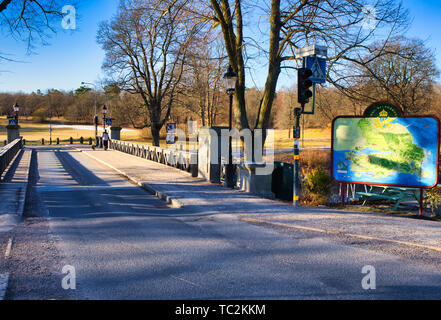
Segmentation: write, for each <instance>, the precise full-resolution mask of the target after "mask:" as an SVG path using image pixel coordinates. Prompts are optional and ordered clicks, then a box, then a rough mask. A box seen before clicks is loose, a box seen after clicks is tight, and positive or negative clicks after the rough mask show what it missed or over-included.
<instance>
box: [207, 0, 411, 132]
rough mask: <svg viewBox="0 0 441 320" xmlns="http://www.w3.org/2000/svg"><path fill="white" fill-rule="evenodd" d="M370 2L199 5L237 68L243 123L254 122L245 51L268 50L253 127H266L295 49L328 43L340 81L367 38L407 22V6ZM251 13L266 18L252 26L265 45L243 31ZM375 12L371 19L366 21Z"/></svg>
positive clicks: (237, 0)
mask: <svg viewBox="0 0 441 320" xmlns="http://www.w3.org/2000/svg"><path fill="white" fill-rule="evenodd" d="M203 3H204V2H202V3H201V6H202V5H203ZM369 3H370V2H369V1H367V0H355V1H354V0H332V1H330V0H285V1H283V0H270V1H245V0H234V1H233V0H210V7H209V8H208V10H207V11H201V16H202V17H205V18H206V19H211V20H213V21H214V23H215V25H218V26H220V27H221V29H222V33H223V37H224V42H225V47H226V51H227V53H228V57H229V63H230V65H231V66H232V67H233V69H234V71H235V72H236V73H237V74H238V83H237V86H236V94H235V115H236V116H235V117H236V122H237V123H238V124H239V126H240V127H241V128H249V127H250V124H249V119H248V117H247V112H246V104H245V68H246V62H247V53H249V52H251V51H259V52H261V53H263V54H264V56H265V60H266V65H267V77H266V83H265V87H264V90H263V94H262V98H261V100H260V106H259V110H258V117H257V119H256V123H255V125H254V128H268V124H269V120H270V115H271V109H272V105H273V102H274V98H275V92H276V88H277V82H278V79H279V75H280V73H281V72H282V70H283V69H288V70H289V69H292V68H295V67H296V65H297V63H298V60H296V57H295V50H296V49H298V48H301V47H303V46H305V45H310V44H314V43H318V44H325V45H327V46H328V47H329V49H330V50H329V57H328V60H329V65H330V71H329V72H328V80H329V81H330V82H331V83H334V84H336V85H340V86H341V85H342V84H341V81H343V80H344V79H345V78H344V76H345V75H348V72H347V71H348V70H350V69H349V68H350V67H349V65H350V63H351V61H353V60H361V59H362V57H363V56H364V54H363V52H366V51H368V50H369V47H368V44H370V43H371V42H372V41H373V40H375V37H376V36H378V34H379V32H377V31H380V32H382V34H383V35H384V34H386V37H389V36H390V35H395V34H398V33H399V32H401V31H402V30H403V28H404V27H405V26H406V23H407V16H406V11H405V10H403V8H402V6H401V4H400V3H398V2H397V1H395V0H377V1H376V2H375V4H374V5H372V6H370V7H368V5H369ZM366 8H370V9H371V10H366ZM372 11H375V15H374V16H373V14H372V13H373V12H372ZM250 12H253V14H252V15H251V14H250ZM248 16H251V17H250V20H251V19H254V20H256V18H255V17H256V16H260V17H265V18H266V19H262V21H264V22H262V23H261V24H259V25H258V26H257V28H256V25H255V23H254V24H253V26H252V27H253V29H254V30H256V29H261V30H262V36H263V38H264V40H266V44H267V47H266V48H264V47H263V46H262V45H261V43H262V41H261V39H254V37H252V34H253V33H252V32H249V33H245V32H247V30H248V29H247V28H246V18H247V17H248ZM371 18H372V21H373V24H370V23H367V22H370V21H367V20H369V19H371ZM371 27H372V28H371ZM247 36H248V37H247ZM258 40H259V41H258ZM247 50H248V51H247Z"/></svg>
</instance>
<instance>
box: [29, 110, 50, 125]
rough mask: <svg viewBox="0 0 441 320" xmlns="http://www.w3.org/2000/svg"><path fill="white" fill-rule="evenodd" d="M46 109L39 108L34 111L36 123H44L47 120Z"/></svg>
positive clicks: (33, 118)
mask: <svg viewBox="0 0 441 320" xmlns="http://www.w3.org/2000/svg"><path fill="white" fill-rule="evenodd" d="M46 115H47V112H46V109H45V108H38V109H37V110H35V111H34V112H32V121H33V122H36V123H42V122H44V121H45V120H46Z"/></svg>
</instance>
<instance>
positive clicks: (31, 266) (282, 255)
mask: <svg viewBox="0 0 441 320" xmlns="http://www.w3.org/2000/svg"><path fill="white" fill-rule="evenodd" d="M35 149H36V150H37V157H36V163H35V164H36V167H35V170H34V171H33V173H32V183H33V187H32V191H31V195H30V201H29V203H28V205H27V207H26V214H27V216H28V218H27V220H26V221H24V222H23V223H22V224H21V225H20V227H19V228H17V229H16V230H15V234H14V237H15V240H14V241H15V243H14V246H13V248H12V252H11V258H10V261H9V264H8V267H7V268H8V271H9V272H10V273H11V276H10V281H9V282H10V284H9V288H8V291H7V293H6V299H29V298H33V299H35V298H36V299H422V298H429V299H439V298H441V270H440V267H439V264H437V263H438V261H433V260H430V259H429V261H425V260H424V259H414V258H410V257H406V255H402V254H394V253H393V252H391V251H390V250H384V251H382V250H381V247H380V248H379V247H375V248H373V247H370V246H359V245H357V243H356V241H355V242H354V241H352V242H350V241H337V240H336V239H334V238H333V237H331V236H327V235H324V234H319V233H314V232H309V231H301V230H282V229H278V228H269V227H265V226H262V225H253V224H250V223H245V222H243V221H240V220H239V219H238V218H239V217H238V216H237V215H234V214H229V213H228V212H218V211H216V210H215V209H213V208H209V207H207V208H205V209H204V210H201V208H191V207H184V208H179V209H177V208H171V207H169V206H167V205H166V204H165V203H164V202H162V201H160V200H158V199H157V198H155V197H154V196H152V195H150V194H148V193H146V191H144V190H143V189H141V188H139V187H137V186H135V185H133V184H131V183H130V182H128V181H127V180H126V179H125V178H123V177H121V176H119V175H118V174H116V173H115V172H114V171H112V170H110V169H109V168H107V167H106V166H104V165H102V164H100V163H98V162H96V161H94V160H92V159H91V158H89V157H87V156H85V155H84V154H83V153H81V152H78V151H76V150H75V149H74V148H72V147H62V146H57V147H55V146H42V147H35ZM413 250H416V249H413ZM65 266H70V267H67V269H65V270H64V271H65V273H63V267H65ZM366 266H372V267H374V268H375V276H376V277H375V282H374V283H372V282H370V285H373V284H374V287H375V289H372V288H371V289H370V290H366V288H363V286H362V281H363V279H364V278H365V277H366V276H370V277H373V276H374V274H373V273H372V272H367V273H362V269H363V268H364V267H366ZM0 267H1V265H0ZM71 267H73V268H74V269H72V268H71ZM69 268H71V269H69ZM66 270H68V271H66ZM69 270H74V271H75V279H74V280H75V281H74V283H75V289H74V290H72V289H68V290H65V289H63V279H64V281H65V282H64V284H65V283H66V281H67V280H66V277H67V276H69V277H70V278H69V279H72V278H71V277H72V276H73V273H72V272H71V271H69ZM369 270H371V269H369ZM0 271H1V270H0ZM365 271H366V270H365ZM369 279H370V281H371V280H372V279H374V278H369ZM69 283H70V284H72V282H69ZM364 283H366V278H365V282H364Z"/></svg>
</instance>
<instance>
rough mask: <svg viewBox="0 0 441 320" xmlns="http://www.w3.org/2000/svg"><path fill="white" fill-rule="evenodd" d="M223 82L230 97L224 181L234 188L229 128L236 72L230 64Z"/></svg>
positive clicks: (231, 124)
mask: <svg viewBox="0 0 441 320" xmlns="http://www.w3.org/2000/svg"><path fill="white" fill-rule="evenodd" d="M223 78H224V82H225V89H226V92H227V94H228V95H229V97H230V115H229V123H228V129H229V130H230V137H229V143H228V164H227V167H226V172H225V175H226V179H225V180H226V181H227V187H228V188H234V181H233V175H234V173H233V168H234V166H233V147H232V142H233V139H232V137H231V130H232V129H233V95H234V92H235V90H236V82H237V73H235V72H234V71H233V68H232V67H231V66H228V70H227V72H226V73H225V74H224V77H223Z"/></svg>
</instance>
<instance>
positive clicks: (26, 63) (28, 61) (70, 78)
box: [0, 0, 441, 92]
mask: <svg viewBox="0 0 441 320" xmlns="http://www.w3.org/2000/svg"><path fill="white" fill-rule="evenodd" d="M118 2H119V0H93V1H82V5H81V6H79V7H77V15H78V18H77V30H76V31H75V32H71V31H66V30H63V29H62V28H61V21H60V26H59V30H58V32H57V34H55V35H53V36H52V39H50V40H49V42H50V45H48V46H44V47H37V48H36V49H35V51H36V54H32V55H27V54H26V46H25V44H23V43H21V42H17V41H15V40H14V39H11V38H9V37H8V38H5V37H4V35H1V36H0V51H1V52H2V53H8V54H9V57H11V58H14V59H16V60H19V61H20V62H2V63H1V64H0V71H1V73H0V92H17V91H22V92H32V91H36V90H37V89H40V90H42V91H45V90H47V89H50V88H56V89H62V90H72V89H75V88H78V87H79V86H80V84H81V82H82V81H86V82H98V81H99V80H100V79H102V78H104V75H103V73H102V71H101V64H102V61H103V57H104V52H103V51H102V50H101V48H100V47H99V45H98V44H97V43H96V32H97V29H98V24H99V22H101V21H103V20H107V19H109V18H111V17H112V15H113V14H114V13H115V12H116V9H117V5H118ZM403 4H404V6H405V7H406V8H408V9H409V11H410V16H411V18H412V19H413V23H412V26H411V28H410V30H409V32H408V34H407V36H409V37H418V38H420V39H423V40H427V45H428V47H430V48H431V49H433V50H434V51H435V54H436V58H437V65H438V68H439V69H441V31H440V30H441V22H440V18H439V16H440V15H441V1H440V0H404V1H403ZM293 78H295V77H286V76H282V77H281V78H280V83H279V86H285V87H289V86H291V85H292V84H293V81H294V80H293ZM255 80H256V84H257V85H259V86H263V81H264V78H262V79H255ZM290 82H292V83H290ZM249 86H252V84H249Z"/></svg>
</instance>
